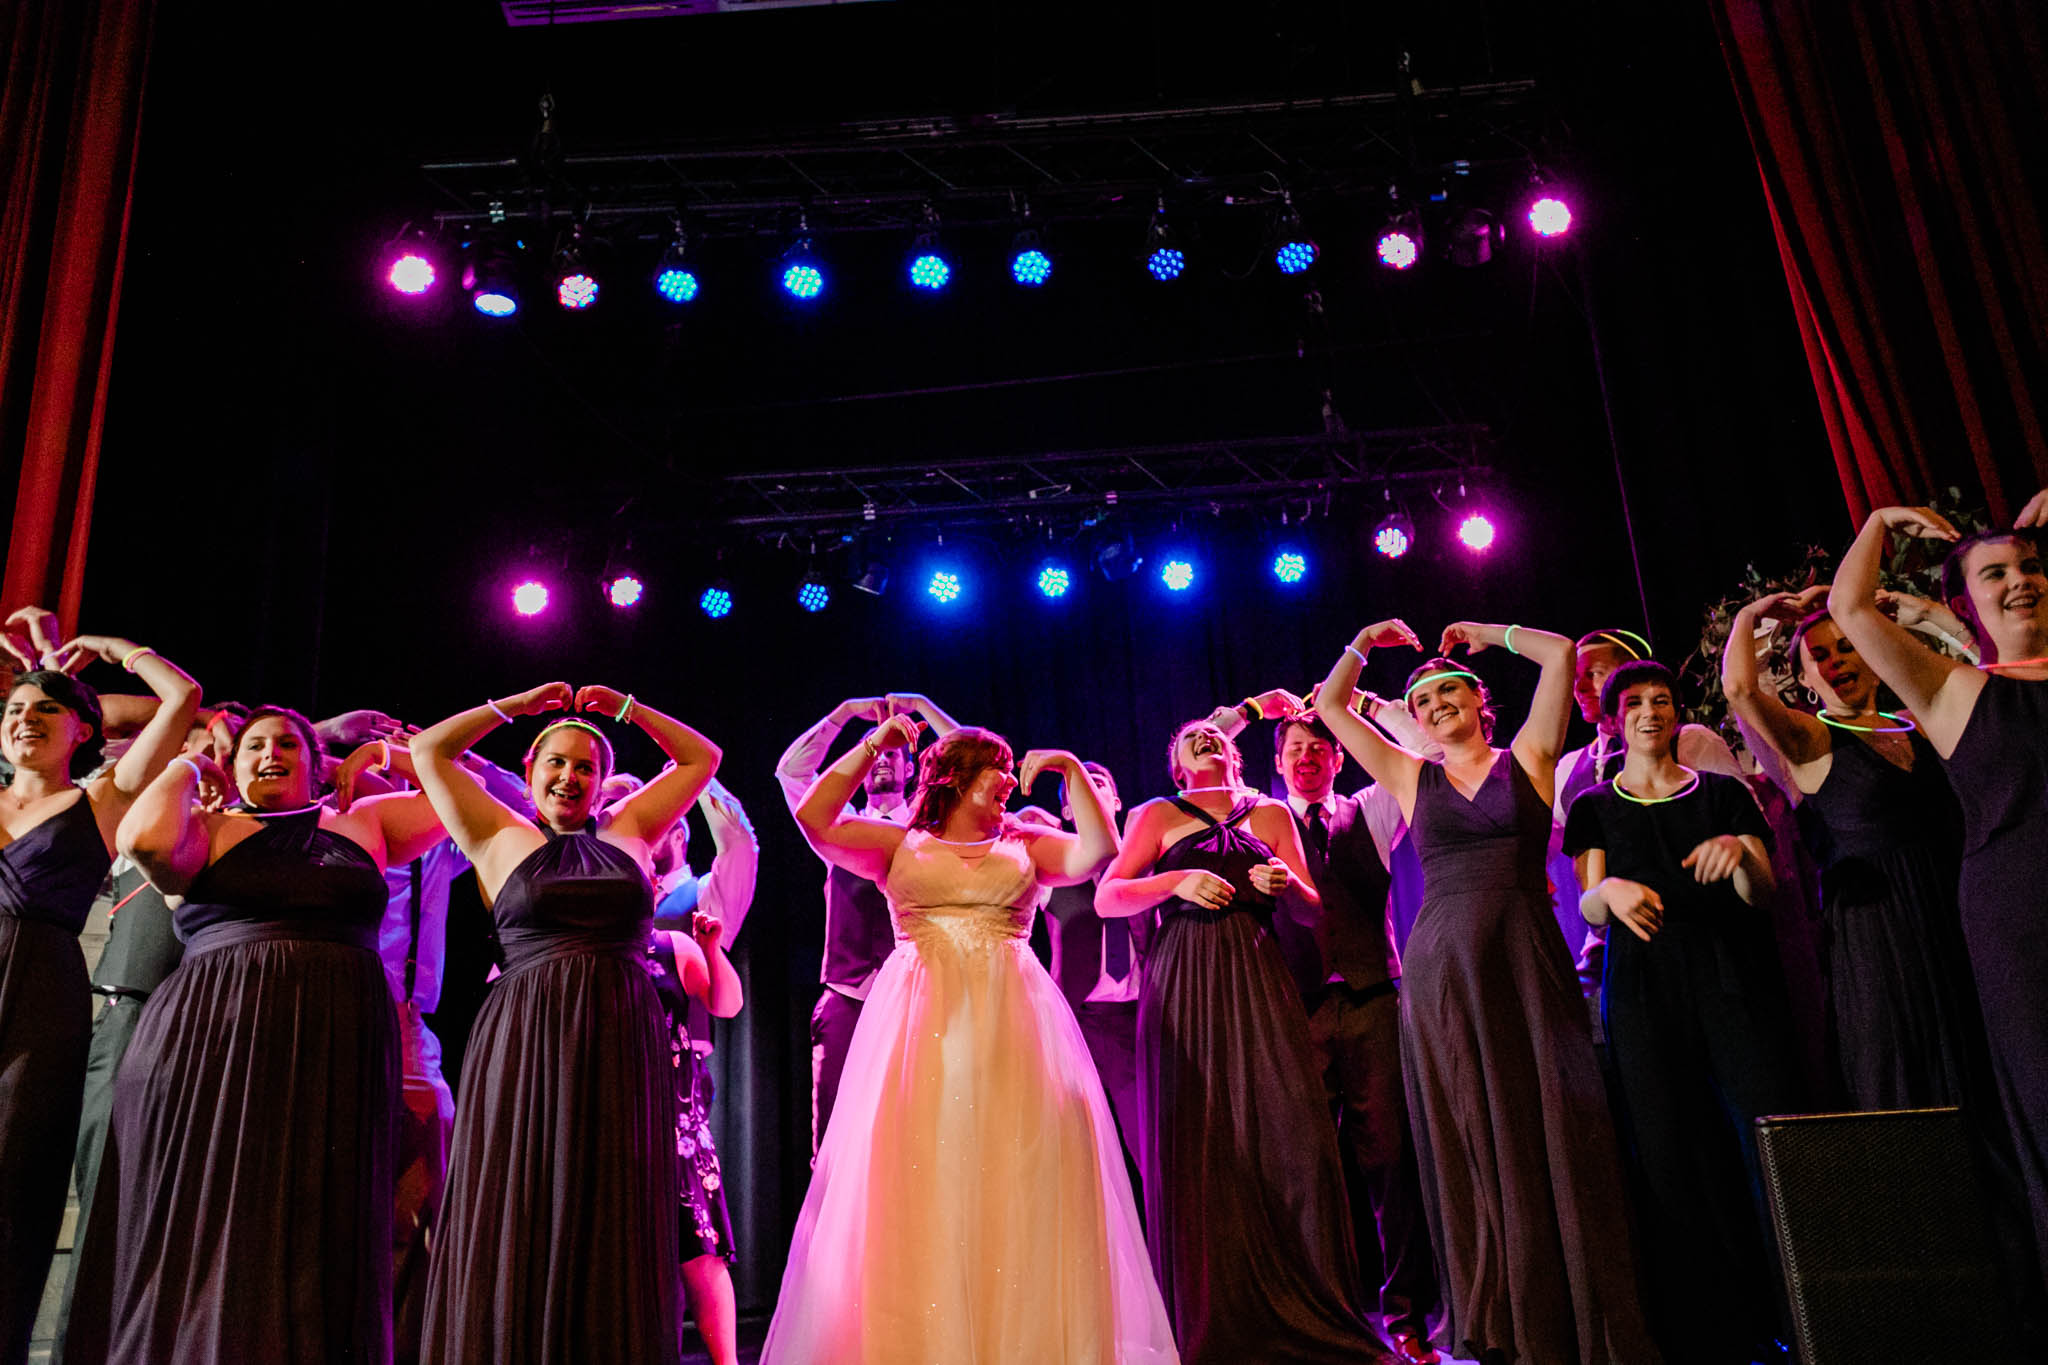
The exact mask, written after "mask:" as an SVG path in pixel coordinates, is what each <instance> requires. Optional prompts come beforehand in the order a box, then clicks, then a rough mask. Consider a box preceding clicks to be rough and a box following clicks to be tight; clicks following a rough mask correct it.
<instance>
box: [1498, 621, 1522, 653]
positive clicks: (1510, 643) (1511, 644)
mask: <svg viewBox="0 0 2048 1365" xmlns="http://www.w3.org/2000/svg"><path fill="white" fill-rule="evenodd" d="M1520 629H1521V627H1520V626H1509V627H1508V638H1507V639H1505V640H1503V641H1502V642H1501V643H1502V644H1505V645H1506V646H1507V647H1508V653H1510V654H1513V655H1517V656H1519V655H1520V654H1521V652H1522V651H1521V650H1519V649H1516V648H1515V632H1516V631H1518V630H1520Z"/></svg>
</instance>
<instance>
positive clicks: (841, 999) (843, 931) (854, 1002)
mask: <svg viewBox="0 0 2048 1365" xmlns="http://www.w3.org/2000/svg"><path fill="white" fill-rule="evenodd" d="M906 712H908V713H914V714H915V715H917V716H918V717H919V718H920V719H922V720H923V721H924V722H925V723H926V724H927V725H929V726H931V729H932V734H933V735H934V736H935V737H936V736H943V735H947V734H950V733H952V731H953V730H955V729H956V728H958V727H957V726H956V725H955V723H954V721H953V718H952V717H951V716H949V715H947V714H946V713H945V712H944V711H941V710H940V709H939V708H938V707H936V706H934V705H932V702H931V699H930V698H928V697H925V696H922V695H919V694H918V693H914V692H892V693H890V694H889V695H888V696H886V697H849V698H848V699H847V700H845V701H843V702H840V703H839V705H837V706H835V707H833V708H832V709H831V711H829V712H827V713H826V715H825V716H824V718H823V719H821V720H820V721H819V722H818V723H817V724H816V725H813V726H812V727H811V728H810V729H808V730H806V731H804V732H803V733H802V734H801V735H798V736H797V738H796V742H795V743H793V744H791V745H790V746H789V748H788V749H787V750H785V751H784V753H783V755H782V759H781V761H780V762H778V763H777V764H776V765H775V780H776V781H777V782H779V783H781V784H782V795H783V799H784V800H786V801H787V802H788V803H789V808H790V810H791V811H795V810H796V808H797V806H798V805H800V804H801V803H802V802H803V799H804V793H805V792H807V791H809V790H810V789H811V783H812V782H814V781H815V780H816V779H817V776H818V770H819V769H821V768H822V767H824V766H825V755H826V754H827V753H829V752H830V751H831V749H832V743H833V741H834V740H836V739H837V738H838V737H839V732H840V731H841V730H843V729H845V728H846V726H847V725H848V724H849V723H850V722H852V721H855V720H863V721H866V722H868V723H869V724H872V725H879V724H881V723H882V722H883V721H885V720H887V719H888V718H889V717H890V716H892V715H900V714H903V713H906ZM915 762H916V759H915V757H914V756H913V755H912V754H911V753H910V751H909V750H907V749H884V750H882V751H881V753H880V754H878V755H877V756H876V758H875V762H874V765H873V766H872V767H870V768H869V769H868V775H867V780H866V782H865V784H864V786H863V788H862V791H861V793H860V795H861V797H862V804H860V805H858V806H850V807H849V809H850V810H852V811H854V813H855V814H858V815H864V816H867V817H869V818H871V819H876V820H892V821H894V822H895V823H897V824H899V825H900V824H907V823H908V822H909V820H910V800H909V796H910V786H911V765H912V764H913V763H915ZM895 948H896V933H895V930H894V928H893V927H892V926H891V925H890V923H889V902H888V899H887V897H885V896H884V895H883V894H882V889H881V888H880V887H879V886H876V885H875V884H874V883H873V882H871V881H869V880H868V879H867V878H865V877H861V876H857V875H855V874H854V873H852V872H848V871H847V870H846V869H845V868H843V867H834V866H833V865H832V864H830V863H827V864H826V865H825V952H824V960H823V962H822V964H821V966H820V970H819V980H820V981H821V982H822V983H823V985H824V989H822V990H820V991H819V992H818V1003H817V1005H816V1006H815V1007H814V1008H813V1009H812V1010H811V1155H812V1156H813V1158H815V1157H816V1156H817V1153H818V1145H819V1144H820V1143H821V1142H823V1141H824V1139H825V1125H826V1123H827V1122H828V1121H829V1120H830V1119H831V1117H832V1104H833V1101H834V1100H836V1099H837V1098H838V1097H839V1076H840V1073H841V1072H842V1071H844V1070H845V1069H846V1050H847V1047H848V1046H849V1045H850V1044H851V1043H852V1042H853V1027H854V1025H855V1024H857V1023H858V1022H859V1021H860V1007H861V1004H862V1002H863V1001H865V1000H866V999H867V997H868V991H869V989H870V988H872V987H873V985H874V984H875V976H876V974H877V973H879V972H880V971H881V970H882V963H883V962H884V961H886V960H887V959H888V956H889V954H890V953H891V952H893V951H895Z"/></svg>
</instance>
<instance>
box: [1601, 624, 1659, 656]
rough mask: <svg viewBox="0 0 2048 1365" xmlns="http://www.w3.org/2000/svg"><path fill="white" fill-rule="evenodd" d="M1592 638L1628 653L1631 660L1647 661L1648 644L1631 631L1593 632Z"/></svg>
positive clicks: (1648, 654) (1649, 651)
mask: <svg viewBox="0 0 2048 1365" xmlns="http://www.w3.org/2000/svg"><path fill="white" fill-rule="evenodd" d="M1623 637H1626V638H1623ZM1593 638H1594V639H1596V640H1605V641H1607V643H1609V644H1611V645H1613V646H1614V647H1615V648H1616V649H1622V650H1626V651H1628V656H1629V658H1631V659H1647V658H1649V657H1650V653H1651V650H1650V642H1649V641H1648V640H1645V639H1644V638H1643V637H1642V636H1640V635H1638V634H1636V633H1635V632H1634V631H1632V630H1596V631H1594V632H1593Z"/></svg>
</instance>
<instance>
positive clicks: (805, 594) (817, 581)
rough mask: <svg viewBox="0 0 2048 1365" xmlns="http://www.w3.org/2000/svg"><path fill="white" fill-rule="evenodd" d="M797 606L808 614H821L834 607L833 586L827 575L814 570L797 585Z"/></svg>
mask: <svg viewBox="0 0 2048 1365" xmlns="http://www.w3.org/2000/svg"><path fill="white" fill-rule="evenodd" d="M796 604H797V605H798V606H800V607H802V608H803V609H804V610H805V611H808V612H820V611H823V610H825V608H827V607H829V606H831V605H832V584H831V582H830V581H829V580H827V579H826V577H825V575H823V574H821V573H819V572H817V571H816V570H812V571H811V572H810V573H807V574H805V575H804V580H803V582H801V583H799V584H797V585H796Z"/></svg>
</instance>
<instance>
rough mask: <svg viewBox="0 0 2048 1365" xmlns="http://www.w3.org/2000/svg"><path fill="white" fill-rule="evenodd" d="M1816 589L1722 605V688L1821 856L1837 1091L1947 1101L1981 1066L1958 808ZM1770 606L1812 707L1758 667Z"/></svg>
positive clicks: (1970, 1091) (1868, 1102)
mask: <svg viewBox="0 0 2048 1365" xmlns="http://www.w3.org/2000/svg"><path fill="white" fill-rule="evenodd" d="M1826 593H1827V585H1825V584H1822V585H1821V586H1819V587H1817V588H1811V589H1808V590H1807V591H1806V592H1804V593H1800V594H1797V595H1794V594H1791V593H1774V594H1772V595H1771V596H1769V597H1765V598H1762V599H1760V600H1758V601H1755V602H1752V603H1750V604H1749V605H1748V606H1746V607H1744V608H1743V609H1742V610H1741V611H1739V612H1737V613H1736V614H1735V620H1734V623H1733V624H1732V625H1731V626H1730V628H1729V632H1728V647H1727V650H1726V651H1725V653H1724V654H1723V656H1722V659H1721V687H1722V691H1723V692H1724V693H1725V694H1726V696H1727V698H1728V704H1729V706H1730V707H1731V708H1732V709H1733V710H1734V712H1735V714H1736V715H1737V716H1739V717H1740V718H1741V719H1742V720H1743V722H1744V723H1745V724H1746V725H1747V727H1748V730H1749V733H1750V734H1751V735H1753V736H1754V737H1755V742H1760V743H1762V744H1763V745H1766V746H1768V747H1769V748H1770V749H1771V751H1772V752H1773V753H1775V754H1776V755H1777V757H1778V759H1779V765H1780V766H1781V767H1782V769H1783V771H1784V773H1785V775H1786V777H1787V778H1788V779H1789V780H1790V781H1791V783H1792V784H1793V785H1794V786H1795V787H1796V788H1797V789H1798V791H1799V792H1800V793H1801V794H1802V795H1803V797H1804V799H1803V800H1802V801H1801V802H1800V803H1799V816H1798V818H1799V828H1800V834H1801V837H1802V839H1803V841H1804V842H1805V844H1806V846H1807V847H1808V849H1809V850H1811V851H1812V853H1813V855H1814V858H1815V859H1816V860H1817V861H1818V862H1819V863H1820V868H1821V917H1822V926H1823V931H1824V934H1825V938H1824V941H1823V951H1824V953H1825V957H1824V958H1823V962H1824V965H1825V967H1826V971H1827V983H1828V1034H1829V1041H1830V1051H1831V1053H1832V1054H1833V1058H1834V1061H1835V1067H1836V1073H1837V1076H1838V1078H1839V1080H1840V1083H1841V1085H1842V1089H1843V1093H1844V1094H1845V1095H1846V1096H1847V1098H1848V1100H1849V1102H1850V1104H1851V1105H1853V1106H1854V1107H1855V1108H1857V1109H1923V1108H1930V1107H1935V1106H1940V1105H1961V1104H1964V1103H1965V1102H1966V1101H1970V1100H1974V1099H1976V1098H1977V1097H1978V1087H1979V1085H1980V1084H1981V1083H1982V1080H1983V1079H1984V1078H1985V1077H1986V1076H1988V1073H1987V1072H1986V1071H1985V1058H1986V1053H1985V1043H1984V1028H1983V1022H1982V1020H1981V1018H1980V1017H1979V1015H1978V1012H1977V992H1976V987H1975V986H1974V984H1973V983H1972V982H1971V980H1970V963H1969V956H1968V953H1967V951H1966V950H1965V949H1964V947H1963V929H1962V921H1961V918H1960V916H1959V914H1958V912H1957V908H1956V879H1957V876H1958V875H1959V872H1960V867H1961V862H1962V854H1963V816H1962V808H1961V807H1960V806H1958V805H1957V804H1956V798H1955V793H1954V792H1953V791H1951V790H1950V788H1949V784H1948V776H1947V774H1946V773H1945V772H1944V771H1943V770H1942V765H1941V762H1940V757H1939V755H1937V754H1936V753H1935V751H1934V747H1933V746H1932V745H1930V744H1929V743H1928V742H1927V739H1926V737H1925V736H1924V735H1922V734H1921V733H1920V730H1919V727H1918V726H1917V725H1915V724H1914V722H1913V718H1912V715H1911V714H1910V713H1909V712H1884V711H1880V710H1879V709H1878V707H1879V701H1878V695H1877V693H1878V680H1877V674H1876V672H1875V671H1873V670H1872V669H1871V668H1870V667H1869V665H1868V664H1867V663H1866V662H1865V660H1864V659H1863V658H1862V656H1861V655H1859V654H1858V653H1857V651H1856V646H1855V644H1854V643H1852V642H1851V641H1850V639H1849V638H1848V636H1846V635H1844V634H1843V633H1842V629H1841V627H1840V626H1838V625H1836V624H1835V622H1834V619H1833V618H1832V617H1830V616H1829V615H1828V614H1827V612H1826V611H1825V610H1822V611H1817V612H1814V611H1807V610H1806V609H1808V608H1810V607H1811V605H1812V604H1813V603H1815V602H1817V601H1818V600H1819V598H1821V597H1822V596H1824V595H1825V594H1826ZM1933 606H1934V604H1932V603H1924V604H1922V603H1919V602H1918V601H1917V600H1913V601H1906V602H1902V604H1901V610H1902V611H1903V610H1911V611H1914V612H1916V613H1919V612H1925V611H1927V610H1928V609H1930V608H1933ZM1802 612H1805V614H1804V615H1802ZM1774 617H1775V618H1778V619H1781V620H1793V621H1796V622H1797V624H1796V625H1795V627H1794V629H1793V633H1792V653H1793V658H1794V661H1795V663H1796V665H1797V667H1798V670H1799V676H1800V680H1801V681H1802V682H1803V683H1805V685H1806V686H1807V687H1808V688H1809V689H1811V690H1812V692H1813V693H1814V695H1815V696H1817V697H1819V698H1820V710H1819V713H1818V714H1810V713H1808V712H1806V711H1801V710H1796V709H1794V708H1793V707H1790V706H1787V705H1786V704H1785V703H1784V702H1783V701H1781V700H1779V699H1778V697H1777V696H1776V695H1775V694H1774V693H1773V691H1772V690H1771V689H1770V688H1769V687H1766V686H1764V685H1762V684H1761V683H1760V682H1759V680H1758V676H1757V652H1756V645H1755V639H1756V629H1757V624H1758V622H1759V621H1764V620H1769V619H1772V618H1774ZM1987 1098H1988V1097H1987Z"/></svg>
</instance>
